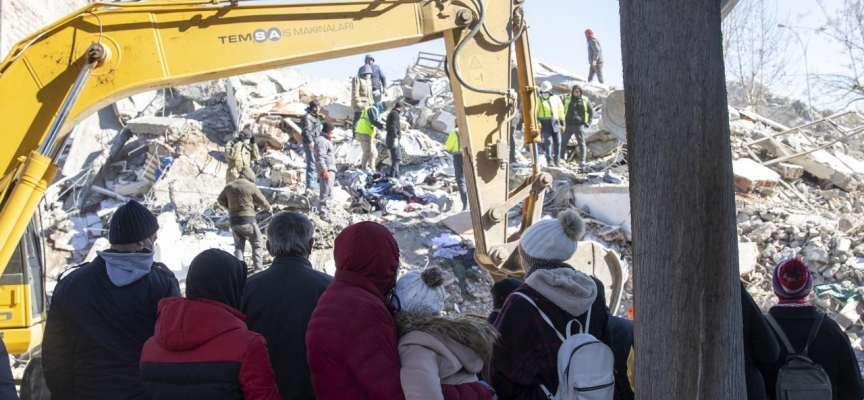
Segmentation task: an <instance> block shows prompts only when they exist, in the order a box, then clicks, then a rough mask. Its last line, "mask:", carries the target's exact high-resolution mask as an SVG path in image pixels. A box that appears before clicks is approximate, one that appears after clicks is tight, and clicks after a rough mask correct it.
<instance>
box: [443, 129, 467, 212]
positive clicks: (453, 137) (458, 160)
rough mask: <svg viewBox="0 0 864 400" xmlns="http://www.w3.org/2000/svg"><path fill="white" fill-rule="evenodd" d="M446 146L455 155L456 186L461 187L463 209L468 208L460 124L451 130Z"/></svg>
mask: <svg viewBox="0 0 864 400" xmlns="http://www.w3.org/2000/svg"><path fill="white" fill-rule="evenodd" d="M444 148H446V149H447V151H449V152H450V154H452V155H453V174H454V175H456V186H457V187H458V188H459V198H460V199H462V211H463V212H464V211H467V210H468V186H466V185H465V169H464V168H465V161H464V159H463V158H462V147H461V145H460V143H459V125H458V124H457V125H456V128H455V129H453V130H452V131H450V135H449V136H448V137H447V142H446V143H444Z"/></svg>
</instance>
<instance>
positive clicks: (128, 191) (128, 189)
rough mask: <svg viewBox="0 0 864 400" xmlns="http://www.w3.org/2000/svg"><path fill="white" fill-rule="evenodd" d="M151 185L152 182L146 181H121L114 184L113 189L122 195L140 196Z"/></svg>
mask: <svg viewBox="0 0 864 400" xmlns="http://www.w3.org/2000/svg"><path fill="white" fill-rule="evenodd" d="M152 186H153V184H152V183H150V182H146V181H139V182H131V183H123V184H117V185H114V191H115V192H117V194H120V195H123V196H141V195H144V194H145V193H147V191H148V190H150V188H151V187H152Z"/></svg>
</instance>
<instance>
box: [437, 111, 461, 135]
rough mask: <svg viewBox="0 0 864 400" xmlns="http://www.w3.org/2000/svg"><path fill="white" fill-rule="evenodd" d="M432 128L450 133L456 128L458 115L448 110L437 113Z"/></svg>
mask: <svg viewBox="0 0 864 400" xmlns="http://www.w3.org/2000/svg"><path fill="white" fill-rule="evenodd" d="M432 128H434V129H435V130H436V131H438V132H441V133H450V131H452V130H453V129H455V128H456V116H455V115H453V114H451V113H449V112H447V111H441V112H439V113H438V114H437V115H435V118H434V120H433V121H432Z"/></svg>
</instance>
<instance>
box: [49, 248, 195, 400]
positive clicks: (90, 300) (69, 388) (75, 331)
mask: <svg viewBox="0 0 864 400" xmlns="http://www.w3.org/2000/svg"><path fill="white" fill-rule="evenodd" d="M98 254H99V256H98V257H96V259H94V260H93V261H91V262H90V263H88V264H85V265H83V266H81V267H80V268H78V269H77V270H75V271H73V272H71V273H69V274H68V275H67V276H66V277H64V278H63V279H61V280H60V282H59V283H58V284H57V288H56V289H54V296H53V299H52V302H51V308H50V309H49V310H48V321H47V324H46V327H45V338H44V340H43V343H42V366H43V370H44V373H45V381H46V383H47V385H48V389H49V390H51V395H52V398H53V399H55V400H58V399H140V398H143V390H142V388H141V378H140V374H139V370H138V362H139V360H140V358H141V348H142V347H143V346H144V342H146V341H147V339H148V338H150V337H151V336H153V327H154V325H155V323H156V314H157V309H158V304H159V300H161V299H163V298H165V297H171V296H179V295H180V288H179V287H178V285H177V279H176V278H174V274H172V273H171V271H169V270H168V268H167V267H165V266H164V265H162V264H158V263H154V262H153V253H152V252H150V251H146V252H139V253H118V252H114V251H110V250H109V251H104V252H100V253H98Z"/></svg>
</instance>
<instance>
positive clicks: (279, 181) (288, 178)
mask: <svg viewBox="0 0 864 400" xmlns="http://www.w3.org/2000/svg"><path fill="white" fill-rule="evenodd" d="M304 174H305V171H304V170H302V169H284V168H273V169H272V170H271V171H270V179H271V180H272V182H273V186H274V187H286V186H294V185H299V184H301V183H303V182H304V180H305V178H304Z"/></svg>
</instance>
